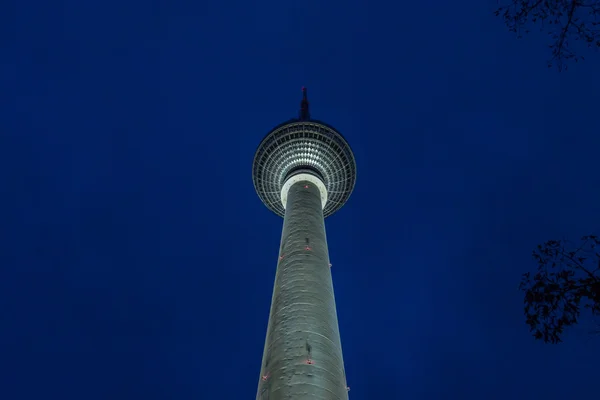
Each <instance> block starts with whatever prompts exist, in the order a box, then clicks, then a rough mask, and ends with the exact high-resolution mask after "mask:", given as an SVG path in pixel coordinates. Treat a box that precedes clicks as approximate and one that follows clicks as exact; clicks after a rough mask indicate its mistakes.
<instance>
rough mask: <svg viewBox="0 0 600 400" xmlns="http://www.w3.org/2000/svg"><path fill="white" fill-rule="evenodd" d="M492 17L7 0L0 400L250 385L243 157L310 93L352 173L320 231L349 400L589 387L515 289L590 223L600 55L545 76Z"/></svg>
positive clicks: (261, 300)
mask: <svg viewBox="0 0 600 400" xmlns="http://www.w3.org/2000/svg"><path fill="white" fill-rule="evenodd" d="M495 5H496V1H494V0H489V1H485V2H481V1H475V0H469V1H463V2H447V1H427V2H389V1H387V2H383V1H369V2H366V1H339V0H337V1H317V0H305V1H275V0H270V1H260V2H253V1H219V0H201V1H195V2H191V1H189V2H184V1H177V0H170V1H168V2H167V1H164V2H156V1H141V0H122V1H96V2H92V1H75V0H70V1H54V2H47V1H41V0H33V1H27V0H19V1H16V0H9V1H8V3H4V4H3V11H2V13H0V45H1V47H0V49H1V50H2V52H1V57H0V184H1V187H2V195H1V196H0V209H1V211H0V398H2V399H6V400H21V399H44V398H45V399H62V400H71V399H73V400H75V399H77V400H79V399H86V400H96V399H99V400H107V399H111V400H116V399H128V400H129V399H145V400H153V399H182V400H184V399H186V400H187V399H206V400H213V399H219V400H221V399H224V400H228V399H231V400H240V399H253V398H254V396H255V395H256V388H257V385H258V381H259V373H260V363H261V357H262V351H263V345H264V339H265V333H266V327H267V319H268V312H269V305H270V301H271V294H272V288H273V282H274V277H275V267H276V262H277V255H278V253H277V252H278V247H279V239H280V234H281V227H282V219H281V218H279V217H277V216H276V215H275V214H273V213H271V212H270V211H269V210H268V209H267V208H266V207H265V206H264V205H263V204H262V203H261V202H260V200H259V199H258V197H257V195H256V194H255V192H254V188H253V185H252V178H251V168H252V159H253V156H254V151H255V150H256V147H257V146H258V144H259V142H260V140H261V139H262V138H263V137H264V135H265V134H266V133H267V132H268V131H269V130H270V129H271V128H272V127H274V126H275V125H278V124H279V123H281V122H284V121H286V120H288V119H290V118H293V117H295V116H296V115H297V110H298V107H299V103H300V99H301V91H300V88H301V87H302V86H303V85H306V86H307V87H308V93H309V100H310V102H311V113H312V116H313V117H314V118H316V119H319V120H322V121H325V122H327V123H329V124H331V125H333V126H334V127H336V128H337V129H338V130H340V132H342V134H343V135H344V136H345V137H346V139H347V140H348V141H349V143H350V145H351V146H352V148H353V151H354V153H355V156H356V161H357V167H358V177H357V184H356V187H355V190H354V193H353V194H352V196H351V197H350V200H349V202H348V203H347V204H346V205H345V206H344V207H343V208H342V209H341V210H340V211H339V212H338V213H336V214H335V215H333V216H332V217H331V218H328V219H327V221H326V226H327V235H328V239H329V249H330V257H331V262H332V264H333V267H332V268H333V269H332V273H333V279H334V286H335V291H336V301H337V307H338V316H339V322H340V331H341V338H342V344H343V349H344V358H345V366H346V372H347V376H348V384H349V386H350V387H351V391H350V398H351V399H368V400H374V399H386V400H387V399H390V400H395V399H398V400H401V399H410V400H437V399H457V400H481V399H488V400H493V399H503V400H504V399H551V400H558V399H561V400H562V399H569V400H570V399H584V398H593V397H596V396H597V393H598V392H597V379H598V374H599V372H600V367H599V366H598V354H599V351H600V337H596V338H594V337H591V336H590V335H588V333H587V332H588V331H589V330H590V329H592V325H591V321H589V320H585V319H584V321H582V323H581V324H580V325H578V326H577V327H575V328H574V329H571V330H569V331H568V332H567V334H566V335H565V336H564V340H565V342H564V343H562V344H560V345H556V346H553V345H545V344H543V343H540V342H537V341H535V340H534V339H533V338H532V337H531V335H530V334H529V332H528V328H527V326H526V325H525V323H524V317H523V297H522V293H521V292H519V291H518V284H519V281H520V277H521V274H522V273H523V272H526V271H529V270H532V269H534V268H535V263H534V261H533V260H532V258H531V252H532V250H533V248H534V247H535V246H536V245H537V244H538V243H542V242H544V241H546V240H548V239H560V238H568V239H573V240H577V239H578V238H579V237H580V236H582V235H585V234H590V233H598V228H599V225H598V221H599V209H598V205H599V204H600V175H599V174H598V149H599V146H600V122H599V119H598V110H599V109H600V78H599V76H600V75H598V71H600V55H598V54H597V53H596V54H594V53H587V52H586V53H585V55H586V56H587V57H586V61H585V62H584V63H579V64H573V65H571V67H570V69H569V71H567V72H566V73H559V72H557V71H556V70H555V69H548V68H547V67H546V61H547V59H548V58H549V56H550V53H549V49H548V47H547V45H548V44H549V42H548V40H547V38H546V35H545V34H543V33H541V34H540V33H537V30H536V29H533V31H534V32H533V33H531V34H530V35H528V36H526V37H525V38H524V39H520V40H518V39H517V38H516V37H515V35H514V34H511V33H510V32H508V31H507V30H506V28H505V26H504V25H503V22H502V20H501V19H499V18H496V17H494V16H493V10H494V8H495Z"/></svg>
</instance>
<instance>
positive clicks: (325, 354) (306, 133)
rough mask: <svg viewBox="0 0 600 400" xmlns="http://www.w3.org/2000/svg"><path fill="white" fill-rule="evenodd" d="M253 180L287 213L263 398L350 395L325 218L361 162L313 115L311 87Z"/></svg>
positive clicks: (272, 136)
mask: <svg viewBox="0 0 600 400" xmlns="http://www.w3.org/2000/svg"><path fill="white" fill-rule="evenodd" d="M252 180H253V183H254V188H255V189H256V193H257V194H258V196H259V198H260V199H261V200H262V202H263V203H264V204H265V205H266V206H267V208H269V210H271V211H273V212H274V213H275V214H277V215H279V216H281V217H283V232H282V234H281V244H280V249H279V261H278V263H277V272H276V277H275V287H274V290H273V297H272V301H271V313H270V315H269V324H268V328H267V337H266V340H265V348H264V353H263V360H262V364H261V372H260V380H259V385H258V391H257V395H256V398H257V400H309V399H310V400H346V399H347V398H348V388H347V385H346V374H345V371H344V362H343V359H342V346H341V342H340V333H339V328H338V319H337V313H336V307H335V299H334V295H333V283H332V278H331V269H330V267H331V264H330V263H329V252H328V249H327V239H326V237H325V218H326V217H328V216H330V215H332V214H334V213H335V212H337V211H338V210H339V209H340V208H342V206H343V205H344V204H345V203H346V201H347V200H348V198H349V197H350V194H351V193H352V191H353V189H354V184H355V182H356V163H355V160H354V154H353V153H352V150H351V149H350V145H349V144H348V142H347V141H346V139H344V137H343V136H342V135H341V133H339V132H338V131H337V130H336V129H335V128H333V127H332V126H330V125H328V124H326V123H324V122H321V121H317V120H314V119H311V117H310V113H309V107H308V98H307V94H306V89H305V88H303V98H302V102H301V103H300V113H299V118H297V119H292V120H289V121H287V122H285V123H283V124H281V125H278V126H276V127H275V128H273V129H272V130H271V131H270V132H269V133H268V134H267V135H266V136H265V137H264V139H263V140H262V141H261V143H260V145H259V146H258V149H257V150H256V154H255V155H254V162H253V164H252Z"/></svg>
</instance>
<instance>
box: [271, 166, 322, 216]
mask: <svg viewBox="0 0 600 400" xmlns="http://www.w3.org/2000/svg"><path fill="white" fill-rule="evenodd" d="M301 181H308V182H310V183H312V184H314V185H315V186H316V187H317V188H318V189H319V192H320V193H321V206H322V207H323V208H325V205H326V204H327V188H326V187H325V184H324V183H323V181H322V180H320V179H319V178H317V177H316V176H314V175H312V174H298V175H294V176H292V177H290V178H289V179H288V180H287V181H285V183H284V184H283V187H282V188H281V204H283V208H284V209H285V205H286V204H287V197H288V192H289V191H290V188H291V187H292V185H293V184H294V183H298V182H301Z"/></svg>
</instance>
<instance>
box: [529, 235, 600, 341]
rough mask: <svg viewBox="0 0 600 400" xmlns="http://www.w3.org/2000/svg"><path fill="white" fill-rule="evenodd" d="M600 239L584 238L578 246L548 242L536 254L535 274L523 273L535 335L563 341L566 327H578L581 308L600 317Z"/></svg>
mask: <svg viewBox="0 0 600 400" xmlns="http://www.w3.org/2000/svg"><path fill="white" fill-rule="evenodd" d="M599 251H600V238H598V237H597V236H594V235H589V236H584V237H582V238H581V243H580V244H579V246H577V247H576V246H574V245H573V244H571V243H569V242H567V241H565V240H549V241H547V242H546V243H544V244H543V245H538V247H537V249H536V250H535V251H534V252H533V258H534V259H535V260H536V261H537V264H538V267H537V272H536V274H535V275H534V276H533V277H531V274H530V273H529V272H528V273H526V274H523V279H522V281H521V284H520V285H519V289H521V290H523V291H524V292H525V317H526V323H527V325H529V328H530V330H531V332H532V333H533V336H534V337H535V338H536V339H540V340H543V341H544V342H546V343H559V342H561V341H562V340H561V335H562V333H563V331H564V329H565V328H567V327H569V326H571V325H575V324H576V323H577V321H578V318H579V316H580V313H581V311H582V309H588V310H590V312H591V313H592V315H595V316H600V253H599Z"/></svg>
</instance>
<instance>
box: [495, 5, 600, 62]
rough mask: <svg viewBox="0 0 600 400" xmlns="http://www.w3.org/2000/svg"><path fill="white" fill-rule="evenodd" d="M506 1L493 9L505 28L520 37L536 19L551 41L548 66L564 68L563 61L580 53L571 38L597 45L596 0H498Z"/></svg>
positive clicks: (599, 16)
mask: <svg viewBox="0 0 600 400" xmlns="http://www.w3.org/2000/svg"><path fill="white" fill-rule="evenodd" d="M499 1H503V2H506V3H508V4H507V5H501V6H499V7H498V9H496V11H495V15H496V16H501V17H502V19H503V20H504V23H505V24H506V26H507V27H508V29H509V31H511V32H515V33H516V34H517V37H519V38H520V37H522V32H523V31H524V32H525V33H529V30H527V29H526V26H528V25H529V24H536V23H538V22H539V23H540V25H541V30H547V31H548V35H549V36H550V37H551V38H552V40H553V43H552V44H550V45H549V47H550V49H551V53H552V57H551V59H550V60H549V61H548V66H549V67H550V66H552V65H553V64H556V66H557V67H558V70H559V71H562V70H565V69H567V64H566V63H567V61H569V60H574V61H575V62H577V61H579V60H583V59H584V57H583V56H580V55H577V52H576V50H574V49H573V48H572V47H571V40H572V41H575V42H581V43H585V44H586V45H587V46H588V47H590V48H595V49H600V0H499Z"/></svg>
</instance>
